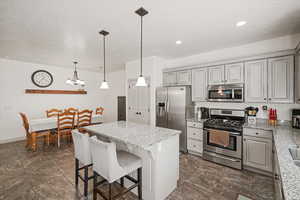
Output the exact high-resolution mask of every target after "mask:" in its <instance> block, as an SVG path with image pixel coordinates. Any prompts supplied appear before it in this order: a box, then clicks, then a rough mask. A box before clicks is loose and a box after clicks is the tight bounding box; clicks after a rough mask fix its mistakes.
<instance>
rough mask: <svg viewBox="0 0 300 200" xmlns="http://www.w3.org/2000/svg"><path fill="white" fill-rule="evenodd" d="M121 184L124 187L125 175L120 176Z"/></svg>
mask: <svg viewBox="0 0 300 200" xmlns="http://www.w3.org/2000/svg"><path fill="white" fill-rule="evenodd" d="M120 183H121V186H122V187H124V177H122V178H120Z"/></svg>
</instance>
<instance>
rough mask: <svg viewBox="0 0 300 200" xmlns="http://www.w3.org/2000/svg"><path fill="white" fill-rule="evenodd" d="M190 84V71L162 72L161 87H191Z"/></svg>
mask: <svg viewBox="0 0 300 200" xmlns="http://www.w3.org/2000/svg"><path fill="white" fill-rule="evenodd" d="M191 84H192V72H191V70H184V71H175V72H164V73H163V85H164V86H173V85H191Z"/></svg>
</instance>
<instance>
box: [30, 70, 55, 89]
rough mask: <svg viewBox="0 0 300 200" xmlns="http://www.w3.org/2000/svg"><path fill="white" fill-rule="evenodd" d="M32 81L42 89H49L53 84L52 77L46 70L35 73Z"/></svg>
mask: <svg viewBox="0 0 300 200" xmlns="http://www.w3.org/2000/svg"><path fill="white" fill-rule="evenodd" d="M31 80H32V82H33V83H34V84H35V85H36V86H38V87H41V88H46V87H49V86H50V85H51V84H52V83H53V77H52V75H51V74H50V73H49V72H47V71H46V70H38V71H35V72H34V73H33V74H32V75H31Z"/></svg>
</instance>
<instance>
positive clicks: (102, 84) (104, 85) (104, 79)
mask: <svg viewBox="0 0 300 200" xmlns="http://www.w3.org/2000/svg"><path fill="white" fill-rule="evenodd" d="M99 34H100V35H103V82H102V83H101V86H100V89H109V86H108V83H107V81H106V78H105V76H106V74H105V73H106V71H105V36H107V35H108V34H109V32H107V31H105V30H102V31H100V32H99Z"/></svg>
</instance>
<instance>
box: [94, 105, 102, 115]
mask: <svg viewBox="0 0 300 200" xmlns="http://www.w3.org/2000/svg"><path fill="white" fill-rule="evenodd" d="M103 111H104V108H103V107H98V108H96V115H103Z"/></svg>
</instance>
